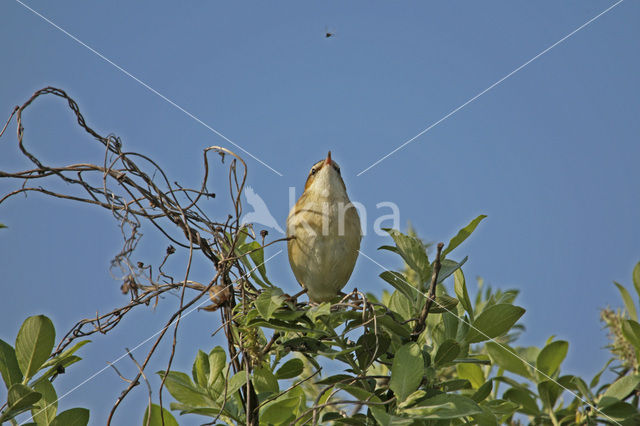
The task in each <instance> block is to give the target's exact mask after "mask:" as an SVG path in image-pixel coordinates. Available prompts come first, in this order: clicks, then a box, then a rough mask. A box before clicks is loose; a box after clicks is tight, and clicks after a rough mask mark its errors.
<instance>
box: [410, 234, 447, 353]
mask: <svg viewBox="0 0 640 426" xmlns="http://www.w3.org/2000/svg"><path fill="white" fill-rule="evenodd" d="M443 247H444V243H438V251H437V253H436V260H434V261H433V273H432V274H431V286H430V287H429V294H428V295H427V300H426V301H425V303H424V306H423V307H422V312H421V313H420V317H418V322H417V323H416V325H415V326H414V328H413V332H412V333H411V340H413V341H416V340H418V336H420V333H422V332H423V331H424V329H425V326H426V322H427V316H429V310H430V309H431V305H432V304H433V302H434V301H435V300H436V285H437V284H438V274H439V273H440V266H441V265H440V254H441V253H442V248H443Z"/></svg>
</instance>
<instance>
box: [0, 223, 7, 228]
mask: <svg viewBox="0 0 640 426" xmlns="http://www.w3.org/2000/svg"><path fill="white" fill-rule="evenodd" d="M2 228H8V226H7V225H5V224H4V223H0V229H2Z"/></svg>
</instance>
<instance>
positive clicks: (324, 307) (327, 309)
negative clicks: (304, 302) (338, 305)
mask: <svg viewBox="0 0 640 426" xmlns="http://www.w3.org/2000/svg"><path fill="white" fill-rule="evenodd" d="M306 315H307V317H308V318H309V319H310V320H311V321H314V322H315V320H316V319H317V318H318V317H322V316H327V315H331V303H329V302H323V303H320V304H319V305H316V306H312V307H310V308H309V309H308V310H307V312H306Z"/></svg>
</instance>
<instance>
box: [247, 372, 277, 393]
mask: <svg viewBox="0 0 640 426" xmlns="http://www.w3.org/2000/svg"><path fill="white" fill-rule="evenodd" d="M253 385H254V386H255V388H256V392H258V393H274V394H275V393H278V392H279V391H280V388H279V387H278V379H276V376H274V375H273V373H272V372H271V369H270V368H269V367H266V366H263V367H260V368H256V369H255V370H253Z"/></svg>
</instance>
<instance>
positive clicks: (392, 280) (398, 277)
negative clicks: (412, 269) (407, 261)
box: [380, 271, 418, 301]
mask: <svg viewBox="0 0 640 426" xmlns="http://www.w3.org/2000/svg"><path fill="white" fill-rule="evenodd" d="M380 278H382V279H383V280H385V281H386V282H388V283H389V284H391V286H392V287H393V288H395V289H396V290H398V291H399V292H401V293H402V294H404V295H405V296H406V297H407V298H408V299H409V300H411V301H415V300H416V295H417V294H418V290H416V288H415V287H413V286H412V285H410V284H409V281H407V279H406V278H405V276H404V275H403V274H402V273H400V272H395V271H384V272H383V273H381V274H380Z"/></svg>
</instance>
